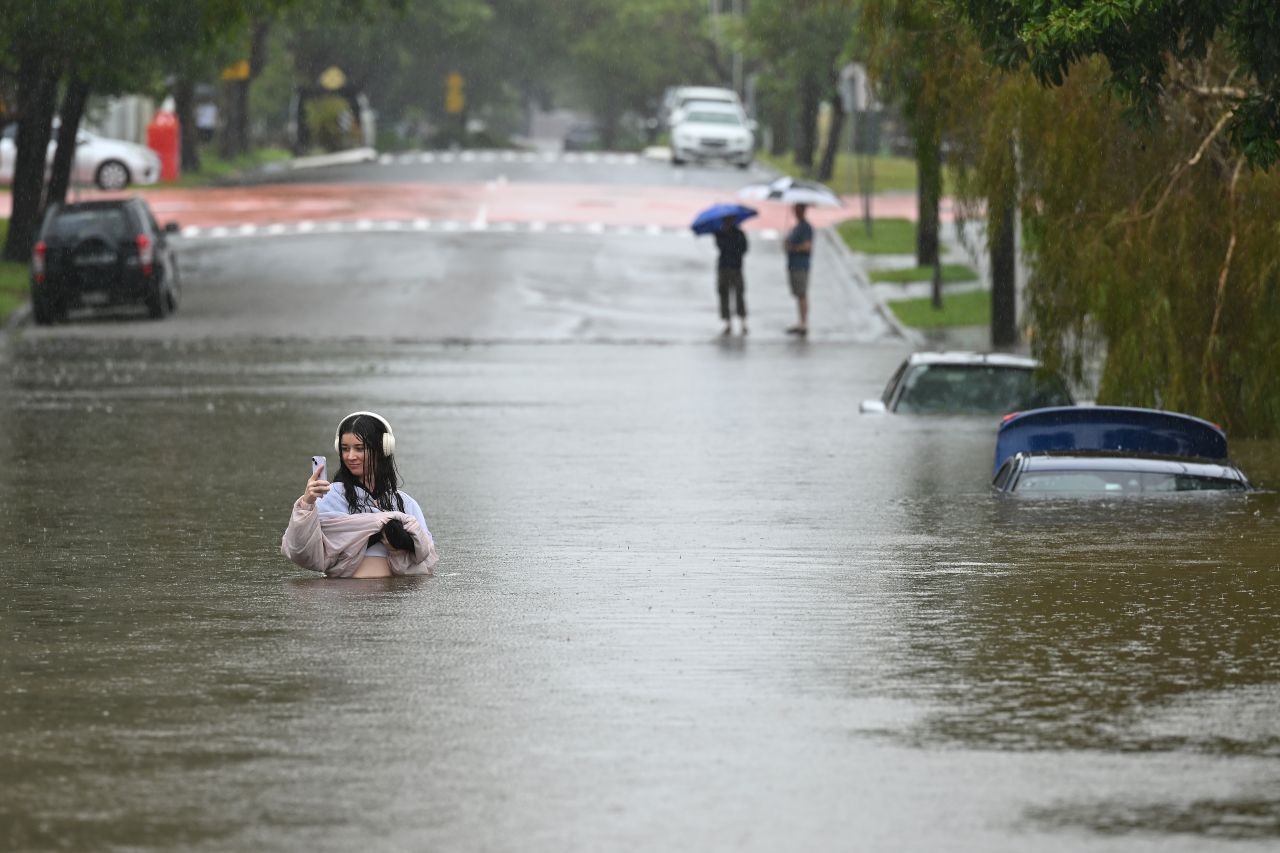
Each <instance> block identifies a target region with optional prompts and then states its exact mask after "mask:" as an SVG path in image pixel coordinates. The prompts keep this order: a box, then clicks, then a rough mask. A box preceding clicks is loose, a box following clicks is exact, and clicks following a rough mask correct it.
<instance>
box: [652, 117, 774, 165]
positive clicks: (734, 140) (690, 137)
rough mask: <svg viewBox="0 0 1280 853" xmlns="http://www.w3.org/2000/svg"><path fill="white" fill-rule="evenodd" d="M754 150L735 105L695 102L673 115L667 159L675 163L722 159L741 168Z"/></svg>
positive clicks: (743, 120) (753, 143) (751, 137)
mask: <svg viewBox="0 0 1280 853" xmlns="http://www.w3.org/2000/svg"><path fill="white" fill-rule="evenodd" d="M754 150H755V134H753V133H752V132H751V127H750V125H749V124H748V123H747V121H746V120H745V119H744V117H743V115H742V110H741V109H740V108H739V107H737V106H734V105H731V104H717V103H712V102H710V101H697V102H694V103H692V104H690V105H688V106H687V107H685V108H684V109H682V110H680V111H678V112H677V114H676V123H675V124H674V125H673V126H672V128H671V162H672V163H674V164H675V165H677V166H679V165H681V164H683V163H685V162H686V161H688V160H699V161H702V160H724V161H725V162H726V163H733V164H734V165H735V166H737V167H738V168H739V169H745V168H747V167H748V166H750V165H751V157H752V152H753V151H754Z"/></svg>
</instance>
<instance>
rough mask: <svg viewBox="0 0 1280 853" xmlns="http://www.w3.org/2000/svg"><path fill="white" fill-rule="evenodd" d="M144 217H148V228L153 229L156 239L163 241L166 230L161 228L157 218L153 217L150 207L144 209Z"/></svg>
mask: <svg viewBox="0 0 1280 853" xmlns="http://www.w3.org/2000/svg"><path fill="white" fill-rule="evenodd" d="M142 215H143V216H144V217H146V220H147V226H148V227H149V228H150V229H151V233H152V234H154V235H155V236H156V239H159V240H163V239H164V229H163V228H161V227H160V225H159V223H157V222H156V218H155V216H154V215H152V213H151V208H149V207H144V208H142Z"/></svg>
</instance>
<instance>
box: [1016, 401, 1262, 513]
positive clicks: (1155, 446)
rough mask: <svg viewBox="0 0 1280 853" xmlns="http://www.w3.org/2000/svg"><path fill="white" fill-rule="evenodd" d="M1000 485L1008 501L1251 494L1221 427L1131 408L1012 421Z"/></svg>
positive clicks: (1048, 413)
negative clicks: (1017, 497) (1229, 453)
mask: <svg viewBox="0 0 1280 853" xmlns="http://www.w3.org/2000/svg"><path fill="white" fill-rule="evenodd" d="M993 474H994V478H993V480H992V486H993V487H994V488H995V489H996V491H998V492H1002V493H1007V494H1019V495H1028V494H1049V495H1080V496H1087V495H1146V494H1164V493H1170V492H1193V491H1251V490H1252V488H1253V487H1252V486H1251V485H1250V483H1249V479H1248V478H1247V477H1246V476H1245V475H1244V472H1243V471H1241V470H1240V469H1239V468H1237V467H1236V466H1235V465H1233V464H1232V463H1231V462H1230V461H1229V460H1228V459H1227V436H1226V433H1224V432H1223V431H1222V429H1221V428H1219V427H1218V426H1217V425H1216V424H1212V423H1210V422H1209V421H1206V420H1202V419H1200V418H1196V417H1192V416H1191V415H1184V414H1180V413H1178V412H1166V411H1162V410H1159V409H1139V408H1130V407H1127V406H1087V407H1076V406H1070V407H1053V408H1044V409H1033V410H1031V411H1028V412H1018V413H1015V414H1012V415H1008V416H1006V417H1005V419H1004V421H1003V422H1002V423H1001V424H1000V429H999V432H998V433H997V435H996V453H995V463H994V466H993Z"/></svg>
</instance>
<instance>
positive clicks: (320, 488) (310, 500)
mask: <svg viewBox="0 0 1280 853" xmlns="http://www.w3.org/2000/svg"><path fill="white" fill-rule="evenodd" d="M323 475H324V467H323V466H321V467H320V468H317V469H316V470H314V471H312V472H311V477H310V478H309V479H308V480H307V488H306V489H305V490H303V492H302V502H303V503H304V504H306V505H307V506H315V504H316V498H322V497H324V496H325V495H326V494H328V492H329V481H328V480H324V479H321V477H322V476H323Z"/></svg>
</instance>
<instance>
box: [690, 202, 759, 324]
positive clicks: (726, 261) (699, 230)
mask: <svg viewBox="0 0 1280 853" xmlns="http://www.w3.org/2000/svg"><path fill="white" fill-rule="evenodd" d="M755 215H756V211H755V209H754V208H750V207H745V206H743V205H740V204H717V205H713V206H712V207H709V208H707V209H706V210H704V211H702V213H699V214H698V216H697V218H696V219H694V220H693V233H694V234H714V235H715V238H716V248H717V249H719V251H720V257H719V258H718V260H717V261H716V292H717V293H718V294H719V296H720V319H722V320H724V331H723V332H721V334H722V335H724V336H725V337H728V336H729V335H732V334H733V314H734V311H732V310H730V309H731V308H734V309H736V313H737V315H738V322H739V323H740V324H741V328H742V334H744V335H745V334H746V333H747V301H746V283H745V281H744V280H743V277H742V257H743V255H745V254H746V253H747V235H746V234H745V233H743V231H742V229H741V228H739V227H738V223H739V222H741V221H742V220H744V219H749V218H751V217H752V216H755ZM731 303H732V304H731Z"/></svg>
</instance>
